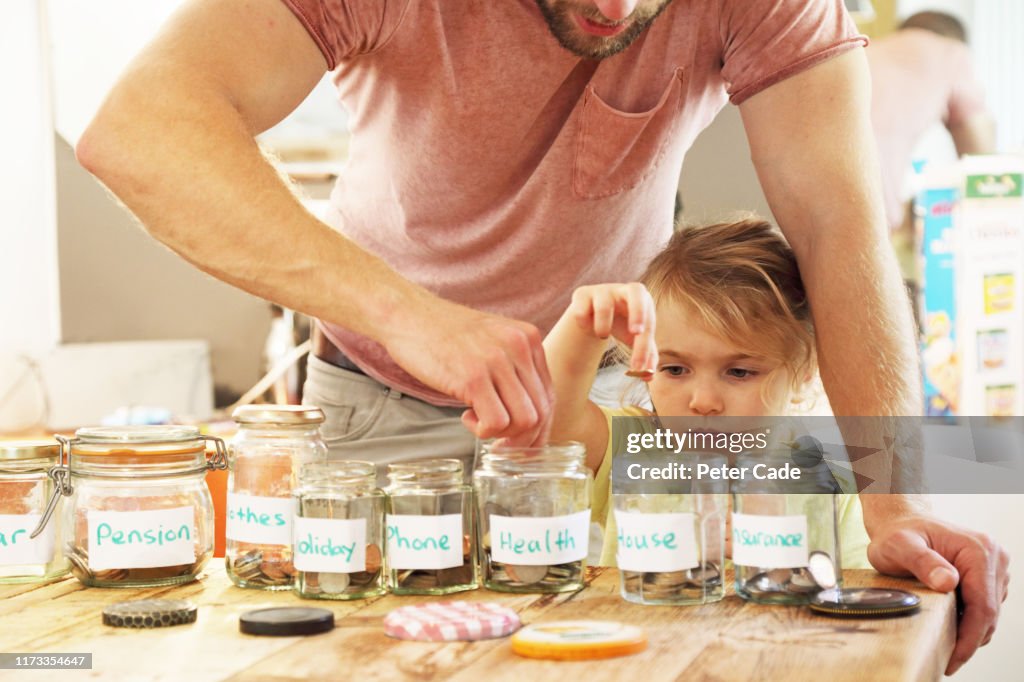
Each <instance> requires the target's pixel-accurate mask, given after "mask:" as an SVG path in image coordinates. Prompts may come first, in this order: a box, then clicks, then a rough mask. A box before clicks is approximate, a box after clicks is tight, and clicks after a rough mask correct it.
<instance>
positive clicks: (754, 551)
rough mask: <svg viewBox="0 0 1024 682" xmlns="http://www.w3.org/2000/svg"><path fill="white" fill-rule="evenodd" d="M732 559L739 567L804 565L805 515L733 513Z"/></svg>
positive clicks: (796, 566) (805, 560) (805, 551)
mask: <svg viewBox="0 0 1024 682" xmlns="http://www.w3.org/2000/svg"><path fill="white" fill-rule="evenodd" d="M732 561H733V563H734V564H736V565H738V566H758V567H760V568H800V567H802V566H806V565H807V517H806V516H803V515H802V514H801V515H799V516H760V515H758V514H736V513H733V515H732Z"/></svg>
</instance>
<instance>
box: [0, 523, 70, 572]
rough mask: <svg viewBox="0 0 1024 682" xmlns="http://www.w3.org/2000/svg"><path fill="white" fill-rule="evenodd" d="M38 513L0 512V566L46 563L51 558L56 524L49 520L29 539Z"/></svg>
mask: <svg viewBox="0 0 1024 682" xmlns="http://www.w3.org/2000/svg"><path fill="white" fill-rule="evenodd" d="M39 519H40V515H39V514H25V515H21V514H0V566H23V565H27V564H48V563H50V561H51V560H52V559H53V546H54V543H55V542H56V537H57V536H56V530H57V524H56V523H54V522H53V521H51V522H50V523H47V524H46V527H45V528H43V532H42V533H40V534H39V535H37V536H36V537H35V539H30V538H29V535H31V534H32V531H33V530H35V527H36V525H37V524H38V523H39Z"/></svg>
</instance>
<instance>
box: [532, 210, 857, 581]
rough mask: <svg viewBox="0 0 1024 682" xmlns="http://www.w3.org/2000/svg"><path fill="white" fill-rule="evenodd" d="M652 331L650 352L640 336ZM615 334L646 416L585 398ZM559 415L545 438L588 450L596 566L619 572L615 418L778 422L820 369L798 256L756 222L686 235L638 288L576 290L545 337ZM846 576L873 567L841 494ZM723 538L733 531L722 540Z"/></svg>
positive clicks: (853, 511) (850, 500)
mask: <svg viewBox="0 0 1024 682" xmlns="http://www.w3.org/2000/svg"><path fill="white" fill-rule="evenodd" d="M651 328H653V329H654V346H651V345H650V344H649V336H646V335H644V334H642V333H640V332H641V331H642V330H643V329H651ZM609 337H614V338H615V339H616V341H618V342H619V343H620V344H622V346H624V347H626V348H629V349H631V350H632V352H631V353H629V366H630V368H631V369H632V370H634V371H642V370H643V369H645V368H654V369H655V372H654V374H653V376H651V377H650V379H649V380H648V381H647V389H648V390H647V393H648V397H649V398H650V403H651V405H652V406H653V409H652V410H651V411H648V410H646V409H643V408H641V407H637V406H624V407H623V408H619V409H610V408H607V407H599V406H597V405H595V404H594V403H592V402H590V400H589V399H588V391H589V390H590V384H591V383H592V382H593V380H594V373H595V371H596V370H597V365H598V361H599V360H600V359H601V356H602V354H603V353H604V351H605V349H606V348H607V346H608V338H609ZM544 352H545V354H546V355H547V360H548V369H549V370H550V372H551V381H552V384H553V385H554V387H555V414H554V419H553V420H552V422H551V434H552V437H553V438H555V439H556V440H574V441H579V442H581V443H583V444H584V445H585V446H586V449H587V466H589V467H590V468H591V469H592V470H594V472H595V476H594V487H593V495H592V500H591V509H592V510H593V520H594V521H595V522H596V523H598V524H601V525H602V526H603V528H604V544H603V546H602V550H601V559H600V565H602V566H614V565H615V550H616V544H617V539H616V530H615V515H614V514H613V513H612V504H611V501H612V491H611V471H612V458H613V457H614V455H615V454H617V452H620V451H621V450H617V449H616V448H614V447H613V443H612V418H613V417H616V416H634V415H652V414H654V415H657V414H660V415H665V416H673V417H759V416H784V415H786V414H788V413H790V412H791V409H790V408H791V406H792V404H793V403H798V402H801V400H800V398H799V396H800V394H801V393H802V392H804V390H805V389H806V388H807V386H808V384H809V383H810V382H811V381H812V379H813V376H814V375H815V374H816V372H817V368H816V363H815V354H814V322H813V321H812V319H811V311H810V307H809V306H808V303H807V294H806V292H805V291H804V286H803V282H801V281H800V271H799V270H798V269H797V265H796V258H795V257H794V256H793V251H792V250H791V249H790V248H789V245H788V244H786V242H785V240H784V239H783V238H782V236H781V235H779V234H778V233H777V232H775V231H774V230H773V229H772V227H771V225H769V224H768V223H767V222H765V221H764V220H760V219H757V218H753V217H751V218H747V219H743V220H737V221H734V222H727V223H719V224H715V225H707V226H701V227H689V228H684V229H682V230H681V231H679V232H677V233H676V234H675V235H673V237H672V239H671V241H669V243H668V246H667V247H665V249H664V250H663V251H662V252H661V253H660V254H658V255H657V256H656V257H655V258H654V260H653V261H652V262H651V264H650V265H649V266H648V267H647V271H646V272H645V273H644V274H643V276H642V277H641V278H640V282H638V283H637V282H634V283H631V284H596V285H591V286H586V287H581V288H579V289H577V290H576V292H575V293H574V294H573V297H572V304H571V305H570V306H569V307H568V308H567V309H566V311H565V313H563V315H562V317H561V318H560V319H559V320H558V322H557V323H556V324H555V326H554V328H553V329H552V330H551V332H550V333H549V334H548V335H547V337H546V338H545V339H544ZM839 514H840V515H839V523H840V536H841V542H842V559H843V568H869V567H870V564H869V563H868V558H867V548H868V536H867V533H866V532H865V530H864V519H863V514H862V511H861V505H860V501H859V500H858V498H857V496H856V495H841V496H840V504H839ZM726 537H727V538H728V537H729V534H728V533H727V534H726Z"/></svg>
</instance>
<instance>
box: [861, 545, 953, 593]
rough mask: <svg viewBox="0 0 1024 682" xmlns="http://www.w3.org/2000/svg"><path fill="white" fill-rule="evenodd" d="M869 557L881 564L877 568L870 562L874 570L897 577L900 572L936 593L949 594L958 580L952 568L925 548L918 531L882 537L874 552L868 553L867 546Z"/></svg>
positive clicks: (929, 548)
mask: <svg viewBox="0 0 1024 682" xmlns="http://www.w3.org/2000/svg"><path fill="white" fill-rule="evenodd" d="M872 545H874V543H872ZM869 554H873V555H874V557H875V558H878V559H880V560H881V562H880V563H881V564H882V565H879V564H878V563H876V562H875V560H874V559H872V564H873V565H874V566H875V568H877V569H878V570H880V571H882V572H884V573H890V574H898V573H899V572H900V569H902V570H904V571H907V572H909V573H911V574H913V575H914V576H915V577H916V578H917V579H918V580H920V581H921V582H922V583H924V584H925V585H927V586H928V587H930V588H931V589H933V590H935V591H936V592H949V591H950V590H953V589H954V588H955V587H956V586H957V583H958V582H959V580H960V575H959V574H958V573H957V570H956V568H954V567H953V565H952V564H951V563H949V562H948V561H946V560H945V559H944V558H943V557H942V556H941V555H940V554H939V553H938V552H936V551H934V550H933V549H932V548H931V547H929V546H928V543H927V541H926V540H925V538H924V536H923V535H922V534H921V533H919V532H914V531H912V530H901V531H897V532H896V533H893V534H892V535H889V536H888V537H886V538H885V540H884V541H883V543H882V546H881V547H879V548H878V549H877V550H876V551H874V552H872V551H871V548H870V547H869Z"/></svg>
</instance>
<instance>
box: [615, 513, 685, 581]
mask: <svg viewBox="0 0 1024 682" xmlns="http://www.w3.org/2000/svg"><path fill="white" fill-rule="evenodd" d="M694 522H695V517H694V515H693V514H691V513H684V512H679V513H674V512H673V513H666V514H641V513H639V512H627V511H619V510H618V509H616V510H615V524H616V525H617V526H618V531H619V532H618V543H617V550H616V553H615V561H616V563H617V564H618V566H619V569H621V570H623V571H655V572H659V571H683V570H686V569H688V568H694V567H695V566H697V565H698V563H699V562H698V560H697V541H696V537H695V533H694Z"/></svg>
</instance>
